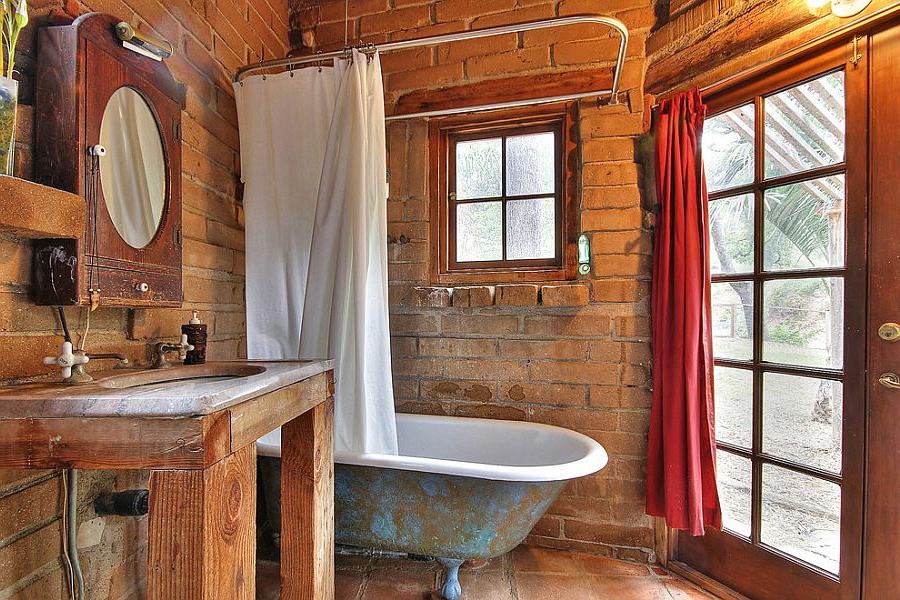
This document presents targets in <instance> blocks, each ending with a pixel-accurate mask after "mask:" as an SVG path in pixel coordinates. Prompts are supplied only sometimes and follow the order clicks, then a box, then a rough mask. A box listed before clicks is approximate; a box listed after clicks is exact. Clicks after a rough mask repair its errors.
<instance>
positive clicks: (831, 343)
mask: <svg viewBox="0 0 900 600" xmlns="http://www.w3.org/2000/svg"><path fill="white" fill-rule="evenodd" d="M843 304H844V280H843V279H841V278H838V277H834V278H822V277H816V278H810V279H786V280H783V281H767V282H766V283H765V284H764V286H763V314H764V320H763V360H767V361H770V362H779V363H785V364H789V365H801V366H809V367H830V368H835V369H839V368H841V367H842V365H843V363H844V352H843V349H844V333H843V327H844V309H843Z"/></svg>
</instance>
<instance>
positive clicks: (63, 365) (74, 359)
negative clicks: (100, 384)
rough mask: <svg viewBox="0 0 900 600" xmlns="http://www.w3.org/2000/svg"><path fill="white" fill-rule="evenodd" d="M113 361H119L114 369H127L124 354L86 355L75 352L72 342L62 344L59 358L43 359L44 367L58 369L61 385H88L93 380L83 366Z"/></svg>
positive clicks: (127, 362) (49, 357) (81, 352)
mask: <svg viewBox="0 0 900 600" xmlns="http://www.w3.org/2000/svg"><path fill="white" fill-rule="evenodd" d="M106 359H114V360H117V361H119V362H118V364H117V365H116V368H121V367H127V366H129V364H130V362H129V360H128V357H127V356H125V355H124V354H112V353H107V354H88V353H86V352H85V351H84V350H75V349H74V348H73V346H72V342H63V344H62V348H61V350H60V355H59V356H46V357H44V364H45V365H48V366H49V365H56V366H58V367H60V372H61V374H62V378H63V383H70V384H76V383H90V382H91V381H94V378H93V377H91V376H90V374H89V373H88V372H87V371H86V370H85V369H84V366H85V365H86V364H87V363H89V362H91V361H97V360H106Z"/></svg>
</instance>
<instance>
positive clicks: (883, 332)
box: [878, 323, 900, 342]
mask: <svg viewBox="0 0 900 600" xmlns="http://www.w3.org/2000/svg"><path fill="white" fill-rule="evenodd" d="M878 337H880V338H881V339H883V340H884V341H886V342H896V341H898V340H900V324H897V323H885V324H884V325H882V326H881V327H879V328H878Z"/></svg>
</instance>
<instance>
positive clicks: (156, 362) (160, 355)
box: [151, 334, 194, 369]
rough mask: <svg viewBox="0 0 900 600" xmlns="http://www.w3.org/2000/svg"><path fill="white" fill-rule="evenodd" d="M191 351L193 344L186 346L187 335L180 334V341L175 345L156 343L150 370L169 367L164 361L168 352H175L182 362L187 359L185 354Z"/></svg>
mask: <svg viewBox="0 0 900 600" xmlns="http://www.w3.org/2000/svg"><path fill="white" fill-rule="evenodd" d="M193 349H194V346H193V344H188V338H187V334H181V341H179V343H177V344H173V343H171V342H158V343H157V344H156V345H155V346H154V352H153V364H152V365H151V368H153V369H165V368H167V367H171V366H172V365H170V364H169V363H168V361H166V354H168V353H169V352H177V353H178V360H180V361H184V359H185V358H187V353H188V352H190V351H191V350H193Z"/></svg>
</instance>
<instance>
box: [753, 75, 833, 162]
mask: <svg viewBox="0 0 900 600" xmlns="http://www.w3.org/2000/svg"><path fill="white" fill-rule="evenodd" d="M765 113H766V177H767V178H768V177H778V176H781V175H788V174H790V173H799V172H800V171H807V170H809V169H814V168H816V167H824V166H827V165H833V164H837V163H839V162H843V160H844V126H845V120H846V119H845V111H844V73H843V71H840V72H837V73H830V74H828V75H823V76H822V77H819V78H818V79H814V80H813V81H810V82H808V83H804V84H802V85H798V86H795V87H792V88H790V89H787V90H785V91H783V92H780V93H778V94H775V95H774V96H769V97H768V98H766V100H765Z"/></svg>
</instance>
